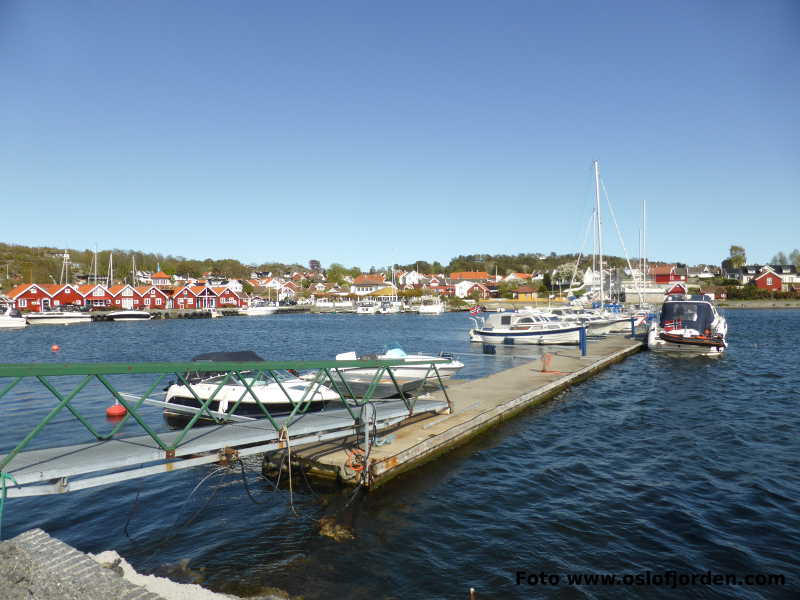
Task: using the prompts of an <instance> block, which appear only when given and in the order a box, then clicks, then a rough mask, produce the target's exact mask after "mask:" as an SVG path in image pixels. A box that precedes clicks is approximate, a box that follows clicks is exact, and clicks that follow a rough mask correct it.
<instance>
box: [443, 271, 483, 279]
mask: <svg viewBox="0 0 800 600" xmlns="http://www.w3.org/2000/svg"><path fill="white" fill-rule="evenodd" d="M450 279H489V274H488V273H487V272H486V271H456V272H455V273H450Z"/></svg>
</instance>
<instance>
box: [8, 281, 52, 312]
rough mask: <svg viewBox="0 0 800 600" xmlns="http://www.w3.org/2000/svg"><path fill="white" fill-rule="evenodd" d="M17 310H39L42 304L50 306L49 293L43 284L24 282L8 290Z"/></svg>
mask: <svg viewBox="0 0 800 600" xmlns="http://www.w3.org/2000/svg"><path fill="white" fill-rule="evenodd" d="M7 295H8V297H9V298H11V299H12V300H13V301H14V307H15V308H16V309H17V310H21V311H29V312H41V311H42V306H43V303H44V306H50V294H48V293H47V291H45V289H44V288H43V286H41V285H39V284H36V283H24V284H22V285H18V286H17V287H15V288H14V289H12V290H11V291H9V292H8V294H7Z"/></svg>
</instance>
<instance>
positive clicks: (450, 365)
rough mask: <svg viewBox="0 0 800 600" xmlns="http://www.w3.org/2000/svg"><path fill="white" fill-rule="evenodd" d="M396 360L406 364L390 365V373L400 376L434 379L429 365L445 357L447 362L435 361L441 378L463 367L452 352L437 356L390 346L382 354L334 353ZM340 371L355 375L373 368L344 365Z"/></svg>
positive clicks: (340, 356) (343, 356) (371, 372)
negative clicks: (409, 352)
mask: <svg viewBox="0 0 800 600" xmlns="http://www.w3.org/2000/svg"><path fill="white" fill-rule="evenodd" d="M387 359H388V360H397V359H402V360H404V361H405V363H406V364H403V365H398V366H394V367H391V369H392V373H394V374H396V375H399V376H401V377H408V378H419V377H423V378H424V377H427V378H428V379H436V372H435V371H434V370H433V368H432V366H431V364H432V363H431V361H432V360H439V359H447V362H443V363H437V364H436V370H437V371H439V376H440V377H441V378H442V379H447V378H449V377H452V376H453V375H455V374H456V373H458V371H459V370H460V369H462V368H463V367H464V363H462V362H461V361H460V360H456V359H455V358H454V357H453V355H452V354H450V353H446V352H442V353H441V354H439V356H435V355H432V354H408V353H407V352H405V351H404V350H403V349H401V348H391V349H389V350H387V351H386V352H384V353H383V354H364V355H362V356H358V355H357V354H356V353H355V352H344V353H342V354H337V355H336V360H387ZM339 370H340V371H342V372H347V373H352V374H356V375H374V374H375V372H376V369H374V368H365V369H362V368H359V367H345V368H343V369H339Z"/></svg>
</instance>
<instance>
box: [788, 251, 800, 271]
mask: <svg viewBox="0 0 800 600" xmlns="http://www.w3.org/2000/svg"><path fill="white" fill-rule="evenodd" d="M789 262H790V263H791V264H793V265H794V266H795V267H797V268H798V269H800V250H798V249H797V248H795V249H794V250H792V251H791V252H790V253H789Z"/></svg>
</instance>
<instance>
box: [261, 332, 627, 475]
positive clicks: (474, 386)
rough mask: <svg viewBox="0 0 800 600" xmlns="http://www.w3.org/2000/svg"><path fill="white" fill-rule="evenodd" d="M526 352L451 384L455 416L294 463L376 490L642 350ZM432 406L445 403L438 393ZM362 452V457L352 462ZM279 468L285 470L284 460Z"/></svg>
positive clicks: (312, 448)
mask: <svg viewBox="0 0 800 600" xmlns="http://www.w3.org/2000/svg"><path fill="white" fill-rule="evenodd" d="M476 346H477V345H476ZM517 348H518V349H521V348H523V347H520V346H518V347H517ZM524 348H525V350H529V352H530V356H531V357H535V358H532V359H531V360H530V361H528V362H526V363H524V364H521V365H519V366H517V367H513V368H511V369H507V370H505V371H501V372H499V373H495V374H492V375H489V376H488V377H483V378H481V379H474V380H449V385H448V388H447V396H448V397H449V401H450V408H449V409H443V410H441V411H439V414H435V415H431V414H430V413H428V414H427V415H419V416H418V417H417V418H411V419H408V420H407V421H405V422H404V423H402V424H400V425H399V426H398V427H396V428H394V429H392V430H389V431H387V430H384V431H382V432H381V433H380V436H377V437H376V438H375V439H374V440H371V442H370V443H365V440H364V438H363V436H361V437H352V438H349V439H347V440H344V441H342V440H337V441H336V442H327V443H318V444H311V445H307V446H301V447H295V448H292V451H291V456H292V462H293V463H294V464H295V465H296V467H297V468H302V469H305V471H306V472H307V473H308V474H310V475H311V476H312V477H317V478H321V479H329V480H330V479H332V480H337V481H339V482H342V483H346V484H350V485H359V484H361V485H363V486H365V487H367V488H373V489H374V488H376V487H379V486H381V485H383V484H385V483H386V482H387V481H389V480H391V479H392V478H394V477H396V476H397V475H400V474H401V473H404V472H406V471H409V470H411V469H413V468H415V467H417V466H420V465H422V464H424V463H426V462H428V461H430V460H432V459H434V458H436V457H437V456H439V455H441V454H443V453H445V452H447V451H449V450H451V449H453V448H455V447H457V446H460V445H462V444H465V443H466V442H468V441H469V440H470V439H472V438H474V437H475V436H476V435H479V434H480V433H482V432H484V431H486V430H487V429H489V428H491V427H494V426H496V425H497V424H499V423H500V422H502V421H504V420H506V419H509V418H511V417H513V416H514V415H516V414H517V413H519V412H520V411H523V410H525V409H527V408H530V407H532V406H535V405H537V404H541V403H542V402H545V401H547V400H548V399H550V398H552V397H553V396H555V395H556V394H558V393H559V392H561V391H563V390H565V389H567V388H569V387H570V386H572V385H575V384H576V383H578V382H580V381H583V380H585V379H586V378H588V377H590V376H591V375H593V374H594V373H596V372H598V371H601V370H603V369H605V368H607V367H609V366H610V365H612V364H613V363H616V362H619V361H621V360H623V359H624V358H625V357H627V356H630V355H631V354H634V353H636V352H639V351H640V350H641V349H642V348H643V342H642V341H641V340H638V339H635V338H631V337H630V336H621V335H610V336H607V337H606V338H604V339H601V340H597V341H592V342H591V343H590V344H589V347H588V353H587V355H586V356H581V353H580V351H579V349H578V348H574V349H566V348H563V347H559V348H558V349H555V348H548V347H547V346H525V347H524ZM540 352H541V353H542V355H541V358H539V357H538V354H539V353H540ZM426 399H428V400H433V401H434V402H437V401H438V402H443V401H444V400H445V398H444V396H443V394H442V392H440V391H437V392H435V393H432V394H431V395H430V397H429V398H427V397H426ZM376 404H379V403H378V402H376ZM376 441H377V442H378V444H376V443H375V442H376ZM381 442H384V443H381ZM356 445H358V446H359V447H360V449H361V450H360V451H358V450H357V451H356V452H358V455H357V456H354V453H353V452H354V447H355V446H356ZM361 452H363V454H361ZM279 460H281V462H282V458H281V459H279ZM275 463H277V461H276V460H275V457H273V458H272V459H269V457H267V459H266V460H265V469H267V470H268V469H269V467H270V465H272V464H275Z"/></svg>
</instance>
